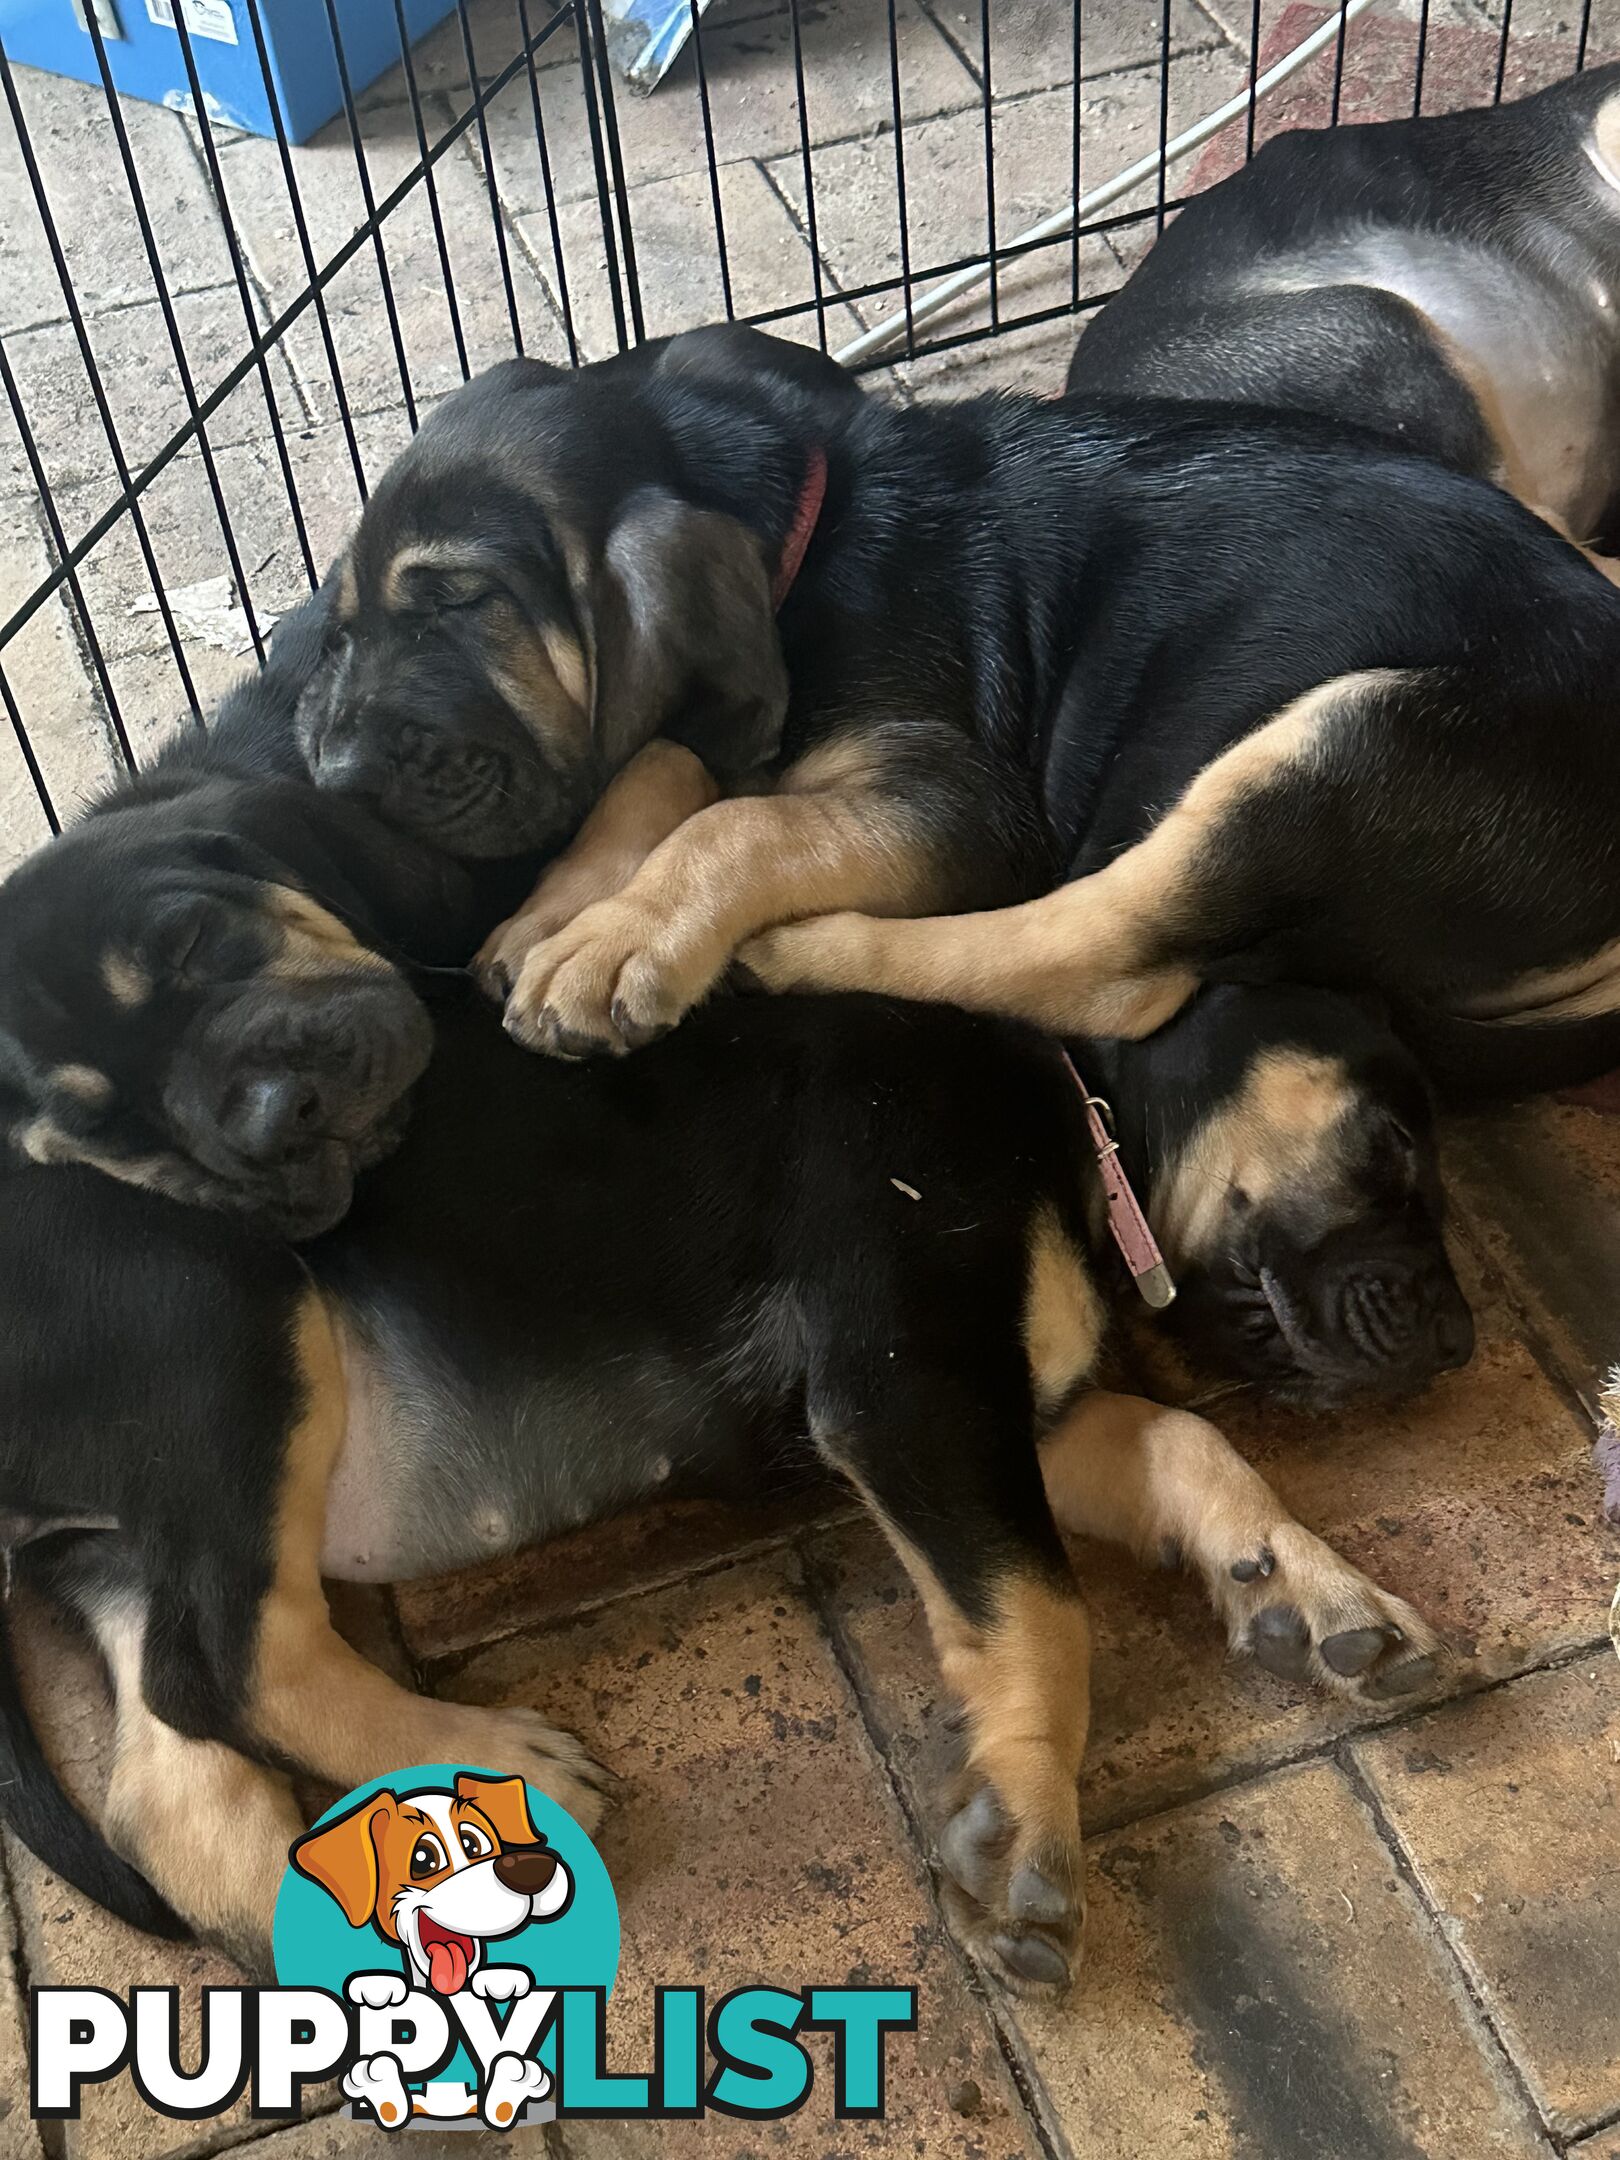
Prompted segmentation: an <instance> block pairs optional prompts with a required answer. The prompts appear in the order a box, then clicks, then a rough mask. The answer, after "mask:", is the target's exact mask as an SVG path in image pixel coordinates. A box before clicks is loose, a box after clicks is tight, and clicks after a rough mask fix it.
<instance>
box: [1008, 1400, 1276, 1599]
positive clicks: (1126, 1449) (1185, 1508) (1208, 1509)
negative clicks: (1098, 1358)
mask: <svg viewBox="0 0 1620 2160" xmlns="http://www.w3.org/2000/svg"><path fill="white" fill-rule="evenodd" d="M1041 1475H1042V1477H1043V1478H1044V1479H1045V1481H1046V1497H1047V1499H1048V1500H1049V1501H1050V1503H1051V1507H1052V1513H1053V1515H1054V1516H1055V1517H1056V1518H1057V1522H1058V1527H1059V1528H1060V1529H1062V1530H1065V1531H1067V1532H1068V1533H1070V1535H1072V1536H1080V1537H1100V1538H1106V1539H1108V1540H1109V1542H1110V1543H1112V1544H1115V1545H1123V1546H1126V1547H1127V1548H1128V1549H1129V1550H1130V1551H1132V1552H1134V1553H1135V1554H1136V1555H1137V1557H1138V1559H1143V1560H1146V1559H1151V1558H1154V1557H1155V1556H1156V1555H1157V1552H1158V1548H1159V1546H1160V1544H1161V1543H1162V1542H1163V1540H1164V1539H1166V1538H1173V1539H1175V1540H1176V1542H1177V1543H1178V1544H1179V1545H1180V1546H1181V1547H1182V1549H1183V1550H1184V1551H1185V1552H1186V1554H1187V1556H1188V1558H1189V1559H1191V1560H1192V1561H1193V1562H1194V1563H1195V1564H1197V1565H1202V1564H1203V1562H1204V1561H1205V1560H1206V1559H1208V1558H1209V1557H1210V1556H1211V1555H1215V1556H1216V1559H1217V1562H1219V1561H1220V1557H1221V1556H1224V1555H1230V1554H1232V1553H1237V1552H1243V1551H1247V1550H1249V1549H1250V1547H1251V1546H1252V1547H1253V1548H1254V1549H1258V1548H1259V1546H1260V1545H1263V1544H1264V1543H1265V1542H1266V1540H1267V1539H1268V1538H1269V1537H1270V1536H1271V1534H1272V1533H1273V1532H1274V1531H1275V1530H1276V1529H1277V1528H1278V1526H1279V1525H1280V1524H1282V1523H1285V1522H1287V1521H1289V1520H1290V1518H1289V1516H1288V1513H1287V1510H1286V1509H1285V1508H1284V1507H1283V1505H1282V1503H1281V1501H1280V1500H1278V1498H1277V1497H1276V1495H1275V1494H1274V1493H1273V1492H1272V1490H1271V1488H1270V1486H1268V1485H1267V1484H1266V1482H1265V1480H1264V1478H1262V1477H1261V1476H1260V1474H1259V1473H1258V1471H1255V1470H1251V1469H1250V1468H1249V1465H1248V1464H1247V1463H1246V1462H1245V1461H1244V1460H1243V1458H1242V1456H1240V1455H1239V1454H1238V1453H1237V1451H1236V1450H1235V1449H1234V1448H1233V1447H1232V1445H1231V1443H1230V1442H1229V1441H1228V1440H1226V1439H1225V1438H1224V1437H1223V1435H1222V1434H1221V1433H1220V1432H1218V1431H1217V1430H1216V1428H1215V1427H1214V1426H1213V1425H1211V1424H1210V1423H1209V1421H1208V1420H1207V1419H1206V1418H1201V1417H1198V1416H1195V1415H1194V1413H1193V1412H1192V1411H1190V1410H1165V1409H1161V1408H1160V1406H1159V1405H1158V1404H1157V1403H1150V1402H1143V1401H1141V1400H1139V1399H1138V1398H1137V1397H1135V1396H1131V1395H1113V1394H1109V1393H1106V1392H1105V1391H1103V1390H1101V1389H1099V1390H1098V1391H1097V1392H1096V1393H1094V1394H1090V1395H1086V1396H1084V1397H1083V1398H1082V1399H1081V1400H1080V1401H1079V1402H1078V1403H1076V1404H1075V1406H1074V1408H1073V1409H1072V1410H1071V1411H1070V1412H1069V1413H1068V1415H1067V1416H1066V1417H1065V1418H1064V1419H1063V1421H1062V1423H1061V1424H1060V1425H1059V1426H1058V1428H1057V1430H1056V1431H1055V1432H1054V1433H1053V1434H1052V1435H1051V1436H1050V1437H1049V1438H1048V1439H1046V1440H1044V1441H1043V1442H1042V1443H1041Z"/></svg>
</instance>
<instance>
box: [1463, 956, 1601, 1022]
mask: <svg viewBox="0 0 1620 2160" xmlns="http://www.w3.org/2000/svg"><path fill="white" fill-rule="evenodd" d="M1461 1010H1462V1011H1463V1012H1465V1013H1467V1014H1468V1015H1469V1016H1470V1018H1472V1019H1475V1020H1494V1021H1498V1022H1500V1023H1501V1024H1502V1025H1504V1026H1509V1027H1511V1026H1521V1027H1523V1026H1535V1025H1538V1024H1542V1023H1547V1022H1552V1021H1568V1020H1592V1019H1598V1018H1601V1017H1602V1016H1603V1015H1604V1014H1605V1013H1612V1012H1616V1011H1620V938H1611V939H1610V940H1609V942H1608V944H1607V945H1601V946H1599V948H1598V950H1597V951H1596V952H1595V953H1590V954H1588V956H1587V957H1586V958H1585V959H1584V960H1575V961H1572V962H1571V963H1570V964H1569V966H1567V967H1559V968H1532V969H1531V970H1530V971H1529V972H1528V973H1527V974H1524V975H1520V976H1519V977H1517V979H1516V980H1515V981H1513V982H1512V983H1510V984H1509V985H1508V986H1507V987H1506V988H1505V989H1502V990H1493V991H1491V992H1490V993H1489V994H1488V995H1487V996H1484V997H1477V998H1471V999H1469V1000H1468V1002H1467V1003H1466V1004H1464V1005H1463V1006H1462V1007H1461Z"/></svg>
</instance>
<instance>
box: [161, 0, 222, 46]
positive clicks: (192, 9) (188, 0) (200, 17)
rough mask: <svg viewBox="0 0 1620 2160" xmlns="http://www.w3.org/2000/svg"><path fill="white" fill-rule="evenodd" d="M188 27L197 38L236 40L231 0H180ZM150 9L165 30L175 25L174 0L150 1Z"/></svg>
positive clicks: (219, 40) (220, 41)
mask: <svg viewBox="0 0 1620 2160" xmlns="http://www.w3.org/2000/svg"><path fill="white" fill-rule="evenodd" d="M180 5H181V7H182V9H183V10H184V13H185V18H186V28H187V29H188V30H189V31H190V32H191V34H192V36H193V37H206V38H214V39H216V40H217V41H218V42H219V43H220V44H221V45H234V44H235V43H236V41H237V40H236V18H235V16H234V15H232V13H231V0H180ZM146 12H147V14H148V15H149V16H150V17H151V19H152V21H153V22H155V23H157V24H158V25H159V26H160V27H161V28H163V29H165V30H172V29H173V28H174V0H146Z"/></svg>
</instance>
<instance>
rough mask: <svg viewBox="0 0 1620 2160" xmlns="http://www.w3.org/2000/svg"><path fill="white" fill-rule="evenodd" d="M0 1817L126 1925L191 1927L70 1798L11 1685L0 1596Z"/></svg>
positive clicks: (178, 1933) (168, 1930) (166, 1931)
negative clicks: (47, 1758) (117, 1851)
mask: <svg viewBox="0 0 1620 2160" xmlns="http://www.w3.org/2000/svg"><path fill="white" fill-rule="evenodd" d="M0 1822H3V1823H4V1825H5V1827H6V1828H7V1829H8V1830H9V1831H10V1832H11V1833H12V1835H13V1836H14V1837H15V1838H17V1840H18V1841H19V1842H20V1843H21V1844H23V1845H26V1846H27V1848H28V1850H29V1851H30V1852H31V1853H32V1854H33V1855H34V1858H35V1859H36V1860H38V1861H40V1862H42V1863H43V1865H44V1866H46V1867H48V1868H49V1869H50V1871H51V1873H52V1874H53V1875H59V1876H60V1877H61V1878H62V1880H63V1882H65V1883H70V1884H71V1885H72V1886H73V1888H74V1889H75V1890H78V1891H80V1892H82V1893H83V1895H84V1896H85V1897H87V1898H91V1899H93V1900H94V1901H95V1903H96V1904H98V1905H103V1906H105V1907H106V1909H107V1911H108V1912H110V1913H113V1914H114V1915H116V1917H117V1918H118V1919H120V1920H127V1921H128V1922H129V1924H130V1926H131V1927H137V1928H143V1929H144V1930H145V1931H146V1933H147V1934H148V1935H165V1936H168V1937H169V1938H170V1940H172V1941H178V1940H181V1939H183V1938H184V1937H185V1936H186V1935H187V1934H189V1932H190V1931H189V1929H188V1928H187V1927H186V1925H185V1923H184V1921H182V1920H181V1919H180V1917H179V1916H178V1914H176V1913H174V1912H173V1911H171V1910H170V1908H169V1907H168V1906H167V1905H166V1904H165V1903H164V1902H163V1900H162V1898H160V1897H159V1896H158V1894H157V1892H156V1891H155V1890H154V1889H153V1888H152V1885H151V1884H150V1883H149V1882H148V1881H147V1880H146V1878H145V1877H144V1876H143V1875H139V1874H137V1873H136V1871H135V1869H134V1868H132V1867H131V1866H130V1865H129V1862H128V1861H127V1860H120V1859H119V1857H118V1855H117V1854H116V1853H115V1852H114V1851H113V1849H112V1847H111V1846H110V1845H109V1844H108V1843H107V1842H106V1840H105V1839H104V1838H103V1837H102V1836H101V1834H100V1832H99V1831H98V1830H96V1829H94V1828H93V1827H92V1826H91V1825H90V1824H89V1823H88V1822H86V1820H85V1819H84V1817H83V1816H82V1815H81V1814H80V1813H79V1811H78V1809H77V1808H76V1807H75V1806H74V1805H73V1803H72V1801H71V1800H69V1798H68V1796H67V1794H66V1793H65V1792H64V1791H63V1790H62V1787H61V1785H60V1784H59V1783H58V1781H57V1776H56V1772H55V1771H54V1770H53V1769H52V1768H51V1766H50V1764H49V1763H48V1762H47V1761H46V1759H45V1751H44V1750H43V1748H41V1746H40V1744H39V1738H38V1735H37V1734H36V1733H35V1731H34V1727H33V1724H32V1722H31V1720H30V1718H29V1715H28V1706H27V1704H26V1703H25V1702H24V1701H23V1697H22V1689H21V1688H20V1687H19V1686H18V1683H17V1667H16V1662H15V1660H14V1658H13V1656H12V1649H11V1625H10V1615H9V1610H8V1607H7V1605H6V1603H5V1601H4V1600H3V1599H0Z"/></svg>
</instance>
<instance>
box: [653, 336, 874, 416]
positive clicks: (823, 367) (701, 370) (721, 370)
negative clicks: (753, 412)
mask: <svg viewBox="0 0 1620 2160" xmlns="http://www.w3.org/2000/svg"><path fill="white" fill-rule="evenodd" d="M657 368H658V373H659V374H660V375H663V376H684V377H689V378H697V379H701V380H707V381H712V382H720V383H724V384H726V385H727V386H729V387H732V388H736V387H739V386H743V385H748V386H751V387H753V388H756V389H761V390H765V391H767V392H768V391H770V390H775V389H786V388H792V389H794V390H798V391H801V392H808V393H809V394H810V395H811V396H813V397H815V398H818V399H820V398H831V399H832V400H834V402H835V403H836V404H839V405H850V404H856V403H859V401H860V400H861V399H862V398H864V397H865V395H866V392H865V390H864V389H863V388H862V386H861V383H860V380H859V378H858V377H857V376H854V375H852V374H851V373H850V372H849V370H848V368H846V367H841V366H840V365H839V363H838V362H837V361H836V360H835V359H833V357H832V355H831V354H830V353H824V352H821V351H819V350H818V349H817V348H816V347H815V346H814V345H797V344H795V343H794V342H793V340H792V339H791V338H779V337H772V336H770V335H769V333H768V332H766V331H764V330H756V329H754V328H753V327H752V326H751V325H750V324H748V323H705V324H704V325H703V327H702V328H701V329H700V330H685V331H683V332H682V333H681V335H680V336H679V337H674V338H671V339H670V341H669V343H668V344H667V345H666V346H665V347H664V349H663V351H662V352H661V353H660V354H659V355H658V361H657Z"/></svg>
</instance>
